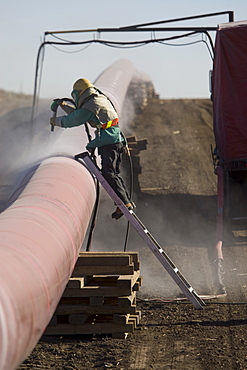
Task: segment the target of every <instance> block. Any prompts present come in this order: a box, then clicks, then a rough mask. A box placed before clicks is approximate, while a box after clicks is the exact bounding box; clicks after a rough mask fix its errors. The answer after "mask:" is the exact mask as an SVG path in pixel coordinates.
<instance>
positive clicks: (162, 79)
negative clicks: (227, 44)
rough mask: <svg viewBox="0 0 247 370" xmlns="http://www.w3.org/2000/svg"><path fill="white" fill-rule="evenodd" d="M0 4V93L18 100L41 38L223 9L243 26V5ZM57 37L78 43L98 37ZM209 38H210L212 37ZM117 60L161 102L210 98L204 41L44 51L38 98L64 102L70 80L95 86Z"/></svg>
mask: <svg viewBox="0 0 247 370" xmlns="http://www.w3.org/2000/svg"><path fill="white" fill-rule="evenodd" d="M0 5H1V13H0V30H1V39H0V46H1V57H0V58H1V59H0V60H1V63H0V65H1V69H0V89H4V90H7V91H14V92H23V93H25V94H32V93H33V86H34V77H35V65H36V57H37V52H38V49H39V46H40V44H41V42H42V40H43V36H44V32H45V31H60V30H81V29H97V28H104V27H122V26H128V25H132V24H139V23H148V22H156V21H161V20H167V19H172V18H180V17H187V16H192V15H199V14H206V13H214V12H221V11H227V10H232V11H234V15H235V20H236V21H240V20H246V19H247V1H246V0H207V1H201V0H124V1H123V0H114V1H113V0H90V1H88V0H73V1H72V0H67V1H64V0H33V1H30V0H8V1H6V0H0ZM225 22H228V16H227V15H222V16H217V17H210V18H203V19H201V20H194V21H186V22H180V23H171V24H168V25H167V26H180V27H182V26H185V27H186V26H187V27H189V26H197V27H199V26H205V27H206V26H217V25H218V24H219V23H225ZM164 26H166V25H164ZM177 34H178V33H173V34H171V33H167V32H166V33H164V32H163V33H158V32H157V33H156V34H155V35H153V34H152V35H151V34H150V33H149V32H145V33H143V34H142V33H138V34H134V33H125V34H123V33H121V34H113V33H102V34H101V35H100V37H101V39H103V40H111V41H113V40H117V41H120V40H121V41H134V40H141V39H150V37H153V38H154V37H156V38H161V37H168V36H171V35H177ZM58 36H59V37H61V38H63V39H67V40H68V39H69V40H72V41H80V40H90V39H94V38H96V37H98V36H99V35H97V33H86V34H85V33H84V34H72V35H71V34H70V35H69V34H61V35H58ZM211 36H212V37H213V39H214V36H215V32H213V33H211ZM46 40H47V41H48V40H49V41H51V40H53V41H55V38H53V37H50V36H49V37H47V38H46ZM198 40H201V36H196V37H195V36H193V37H192V36H191V37H189V38H188V37H187V38H183V39H181V40H179V43H180V44H181V43H193V42H195V41H198ZM173 43H174V42H173ZM83 49H84V50H83ZM61 50H62V51H61ZM122 58H126V59H129V60H131V61H132V62H133V64H134V65H135V66H136V68H137V70H139V71H143V72H144V73H147V74H148V75H149V76H150V77H151V79H152V81H153V83H154V86H155V89H156V92H157V93H158V94H160V96H161V97H162V98H186V97H187V98H208V97H209V70H210V69H211V68H212V59H211V57H210V54H209V52H208V49H207V47H206V45H205V43H204V42H199V43H194V44H192V45H190V46H166V45H163V44H149V45H146V46H143V47H138V48H134V49H133V48H132V49H116V48H111V47H106V46H104V45H99V44H91V45H90V46H88V47H87V48H85V46H78V47H75V46H66V47H65V46H59V50H57V49H55V48H54V47H53V46H51V45H47V46H46V48H45V56H44V62H43V69H42V80H41V81H42V83H41V90H40V95H41V97H51V98H53V97H64V96H68V95H69V94H70V91H71V88H72V85H73V83H74V81H75V80H76V79H77V78H80V77H86V78H88V79H89V80H91V81H94V80H95V79H96V78H97V77H98V76H99V74H100V73H101V72H102V71H103V70H104V69H106V68H107V67H108V66H109V65H111V64H112V63H113V62H115V61H116V60H118V59H122Z"/></svg>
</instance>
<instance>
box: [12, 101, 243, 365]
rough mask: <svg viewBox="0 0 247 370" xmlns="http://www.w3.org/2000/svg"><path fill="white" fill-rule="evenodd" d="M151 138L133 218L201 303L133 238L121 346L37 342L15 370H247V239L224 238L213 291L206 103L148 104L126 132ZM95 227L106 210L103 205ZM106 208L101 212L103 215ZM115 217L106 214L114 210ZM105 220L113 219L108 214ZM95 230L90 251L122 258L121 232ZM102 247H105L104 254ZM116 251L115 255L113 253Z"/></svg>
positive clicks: (102, 340) (104, 340)
mask: <svg viewBox="0 0 247 370" xmlns="http://www.w3.org/2000/svg"><path fill="white" fill-rule="evenodd" d="M130 131H131V132H132V133H134V134H136V136H137V138H138V139H141V138H147V139H148V146H147V150H145V151H141V152H140V161H141V166H142V173H141V174H140V175H139V184H140V188H141V191H140V192H139V193H138V194H134V200H135V202H136V204H137V210H136V213H137V215H138V216H139V217H140V218H141V220H142V221H143V222H144V224H145V225H146V226H147V228H148V229H149V230H150V232H151V233H152V234H153V235H154V236H155V238H156V239H157V240H158V242H159V243H160V244H161V246H162V248H163V249H164V250H165V251H166V253H167V254H168V255H169V257H170V258H171V259H172V261H173V262H174V263H175V265H176V266H177V267H178V268H179V270H180V271H181V272H182V273H183V274H184V276H185V277H186V279H187V280H188V281H189V282H190V283H191V285H192V286H193V288H194V289H195V290H196V292H197V293H198V294H199V295H201V296H203V297H204V298H203V299H204V301H205V303H206V306H205V308H204V309H203V310H196V309H195V308H194V307H193V305H192V304H191V303H190V302H188V301H187V300H185V299H183V298H182V296H181V291H180V289H179V288H178V287H177V285H176V284H175V283H174V281H173V280H172V279H171V278H170V276H169V275H168V273H167V272H166V271H164V268H163V267H162V266H161V265H160V263H159V262H158V261H157V260H156V258H155V257H154V256H153V254H152V253H151V252H150V251H149V249H148V247H147V246H146V245H145V244H144V243H143V241H142V240H141V239H140V238H139V236H138V235H136V233H135V231H133V230H131V232H130V237H129V245H128V249H129V250H134V251H138V252H139V256H140V262H141V274H142V276H143V285H142V287H141V289H140V292H139V293H138V301H137V305H138V309H140V310H141V312H142V318H141V322H140V324H139V325H138V327H137V329H136V330H135V332H134V334H133V335H129V336H128V337H127V338H126V339H125V340H122V339H121V340H120V339H112V338H111V337H100V336H93V337H85V336H84V337H82V336H81V337H48V336H43V337H42V338H41V340H40V341H39V343H38V344H37V346H36V347H35V349H34V350H33V352H32V353H31V355H30V356H29V357H28V358H27V359H26V360H25V361H24V363H23V364H22V365H20V366H19V369H22V370H24V369H33V370H34V369H42V370H43V369H57V370H58V369H59V370H60V369H63V370H77V369H78V370H91V369H99V370H103V369H108V368H109V369H119V370H120V369H122V370H131V369H145V370H146V369H155V370H160V369H162V370H163V369H164V370H165V369H169V370H180V369H186V370H192V369H194V370H208V369H215V370H217V369H223V368H224V369H229V370H230V369H247V353H246V345H247V330H246V324H247V318H246V317H247V304H246V302H247V269H246V262H245V261H246V260H247V245H246V239H245V233H244V232H243V233H242V234H240V236H239V237H238V238H237V237H234V234H233V233H231V232H230V231H229V230H226V232H225V239H224V246H223V255H224V270H225V274H224V283H225V286H226V290H227V295H221V294H219V291H218V289H217V286H216V285H215V280H214V273H215V266H214V259H215V249H214V247H215V229H216V211H217V204H216V180H217V179H216V176H215V175H214V169H213V165H212V160H211V148H210V145H211V144H212V145H214V136H213V131H212V106H211V102H210V100H199V99H196V100H191V99H188V100H159V99H158V98H155V99H152V100H150V101H149V103H148V105H147V106H146V107H145V108H144V110H143V112H141V113H139V114H138V115H137V116H136V118H135V120H134V122H133V123H132V125H131V127H130ZM102 204H103V206H102V208H101V209H100V213H99V218H98V223H99V224H100V220H101V217H103V216H104V217H106V216H105V209H106V207H108V205H109V209H111V208H112V204H111V203H110V202H109V200H107V199H106V200H105V199H103V201H102ZM104 204H107V205H106V206H104ZM110 207H111V208H110ZM109 213H110V211H109ZM112 222H113V221H112V220H111V219H110V216H108V218H106V219H105V223H106V224H108V225H109V224H111V225H112V228H111V229H110V228H108V229H107V233H106V232H105V234H104V232H103V231H102V229H100V228H99V229H97V230H96V231H95V236H94V244H93V250H104V248H106V246H107V249H111V250H121V249H122V246H123V240H124V236H125V228H126V222H125V220H123V219H120V220H119V221H116V222H115V223H114V224H112ZM102 240H104V243H103V245H102ZM116 246H117V247H116Z"/></svg>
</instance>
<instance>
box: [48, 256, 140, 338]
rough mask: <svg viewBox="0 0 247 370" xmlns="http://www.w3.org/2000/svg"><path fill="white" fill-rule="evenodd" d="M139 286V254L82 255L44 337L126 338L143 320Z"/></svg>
mask: <svg viewBox="0 0 247 370" xmlns="http://www.w3.org/2000/svg"><path fill="white" fill-rule="evenodd" d="M140 286H141V276H140V263H139V260H138V253H137V252H82V253H80V255H79V258H78V260H77V263H76V266H75V269H74V271H73V274H72V277H71V278H70V280H69V282H68V284H67V286H66V288H65V290H64V293H63V296H62V298H61V300H60V302H59V304H58V307H57V309H56V311H55V313H54V316H53V317H52V319H51V321H50V323H49V325H48V327H47V328H46V331H45V332H44V334H45V335H74V334H81V335H83V334H108V335H109V334H110V335H111V336H112V337H116V338H125V337H126V335H127V334H128V333H133V331H134V329H135V328H136V326H137V325H138V323H139V321H140V318H141V312H140V311H138V310H137V307H136V292H137V291H138V290H139V288H140Z"/></svg>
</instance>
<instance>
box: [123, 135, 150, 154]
mask: <svg viewBox="0 0 247 370" xmlns="http://www.w3.org/2000/svg"><path fill="white" fill-rule="evenodd" d="M126 140H127V143H128V148H129V151H130V155H131V156H132V157H134V156H136V155H138V154H139V153H140V151H141V150H146V149H147V143H148V141H147V139H139V140H137V138H136V136H127V137H126Z"/></svg>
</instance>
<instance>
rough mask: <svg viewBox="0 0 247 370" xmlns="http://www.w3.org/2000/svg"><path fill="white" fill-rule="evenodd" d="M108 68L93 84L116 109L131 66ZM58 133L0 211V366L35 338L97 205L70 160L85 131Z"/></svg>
mask: <svg viewBox="0 0 247 370" xmlns="http://www.w3.org/2000/svg"><path fill="white" fill-rule="evenodd" d="M111 68H112V69H111ZM110 69H111V70H107V71H106V72H105V74H104V73H103V74H102V75H101V76H100V77H99V78H98V80H96V81H95V84H96V86H97V87H99V88H100V89H102V90H103V91H104V92H105V93H106V94H108V95H109V96H110V98H111V99H112V100H113V102H114V104H115V105H116V108H117V110H118V112H119V114H120V113H121V109H122V104H123V100H124V97H125V94H126V91H127V88H128V85H129V83H130V81H131V79H132V78H133V76H134V72H135V71H134V68H133V65H132V64H131V63H130V62H128V61H126V60H121V61H119V62H117V63H115V64H114V65H113V66H112V67H110ZM79 77H86V76H78V78H79ZM59 130H60V132H59V134H58V135H57V136H54V137H55V139H54V143H53V145H52V147H51V151H50V152H49V154H47V153H43V158H46V159H42V158H41V159H40V161H38V162H39V163H38V164H37V163H36V165H37V169H36V170H35V171H33V174H32V173H31V169H30V171H27V173H26V176H27V177H26V179H27V180H25V179H24V180H23V181H22V184H21V187H20V188H19V193H20V195H19V196H18V198H17V199H15V201H13V202H12V204H11V205H10V206H9V207H8V208H7V209H6V210H5V211H4V212H3V213H2V214H1V215H0V235H1V239H0V370H12V369H16V367H17V366H18V365H19V364H21V363H22V362H23V361H24V360H25V359H26V358H27V356H28V355H29V354H30V353H31V351H32V350H33V348H34V347H35V345H36V344H37V342H38V340H39V339H40V337H41V335H42V333H43V331H44V329H45V328H46V326H47V324H48V323H49V321H50V319H51V317H52V315H53V313H54V311H55V309H56V306H57V304H58V302H59V300H60V298H61V296H62V293H63V291H64V289H65V286H66V283H67V282H68V280H69V277H70V276H71V273H72V271H73V267H74V265H75V262H76V259H77V256H78V253H79V251H80V248H81V246H82V243H83V239H84V237H85V234H86V230H87V226H88V224H89V221H90V217H91V213H92V210H93V206H94V202H95V196H96V192H95V183H94V180H93V178H92V176H91V175H90V173H89V172H88V171H87V169H86V168H85V167H83V166H82V165H81V164H79V163H78V162H76V161H75V160H73V157H74V155H75V154H77V153H78V152H80V151H84V150H85V144H86V141H85V132H84V129H83V127H77V128H74V129H67V130H63V129H60V128H59ZM82 143H84V144H82ZM47 157H48V158H47ZM25 182H26V183H25ZM23 189H24V190H23ZM17 190H18V189H17ZM22 190H23V191H22ZM17 193H18V191H17V192H16V194H17Z"/></svg>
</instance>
